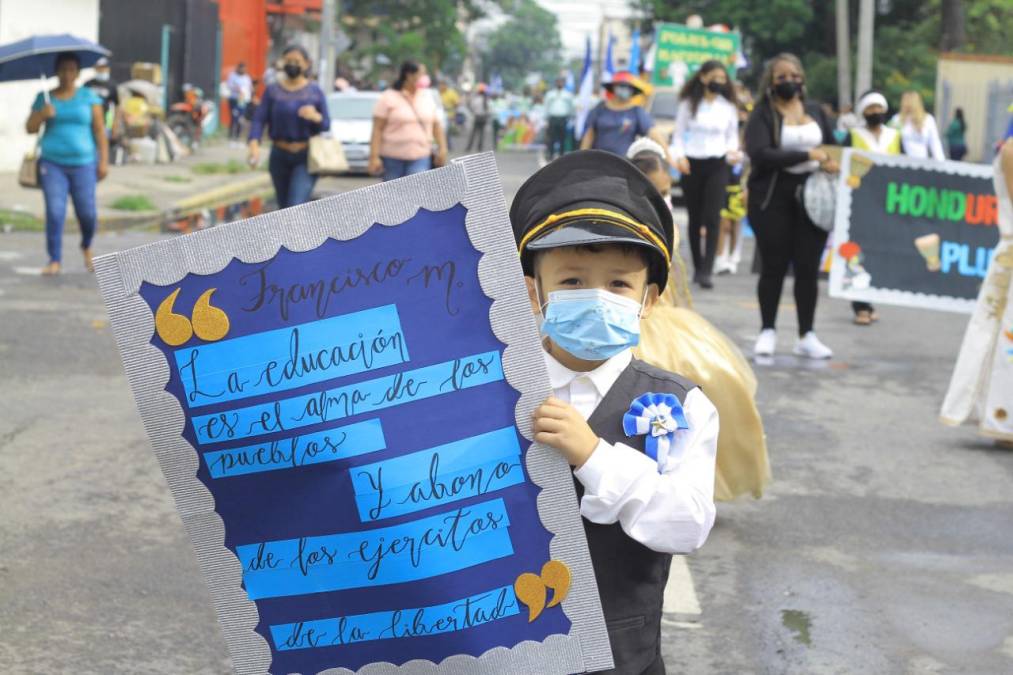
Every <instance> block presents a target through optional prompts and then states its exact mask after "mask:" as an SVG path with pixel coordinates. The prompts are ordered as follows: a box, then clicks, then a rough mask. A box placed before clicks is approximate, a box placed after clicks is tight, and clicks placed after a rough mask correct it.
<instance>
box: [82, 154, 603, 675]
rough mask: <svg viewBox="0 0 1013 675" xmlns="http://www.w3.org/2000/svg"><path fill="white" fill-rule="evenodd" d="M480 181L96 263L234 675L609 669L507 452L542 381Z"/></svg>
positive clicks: (567, 485)
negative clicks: (367, 669) (445, 668)
mask: <svg viewBox="0 0 1013 675" xmlns="http://www.w3.org/2000/svg"><path fill="white" fill-rule="evenodd" d="M489 174H491V178H493V179H495V171H494V168H493V167H492V166H491V160H490V159H488V158H486V157H484V156H480V157H476V158H471V159H469V160H467V161H465V162H463V163H461V164H457V165H454V166H452V167H449V168H447V169H444V170H441V171H437V172H430V174H427V175H424V176H423V177H417V178H412V179H409V180H406V181H398V183H396V184H387V185H381V186H377V187H374V188H369V189H366V190H364V191H359V192H357V193H351V194H349V195H344V196H342V197H338V198H334V199H331V200H326V201H325V202H321V203H317V204H312V205H308V206H305V207H300V208H297V209H292V210H288V211H285V212H280V213H278V214H271V215H269V216H266V217H262V218H258V219H255V220H253V221H249V222H248V223H240V224H235V225H233V226H224V227H221V228H216V230H210V231H208V232H207V233H198V234H197V235H192V236H189V237H184V238H180V239H176V240H171V241H167V242H163V243H162V244H159V245H157V246H156V248H158V249H159V250H157V251H156V250H154V249H152V247H145V248H142V249H137V250H134V251H128V252H124V253H121V254H117V255H116V256H110V257H109V258H105V259H102V260H101V263H102V264H101V265H100V267H99V277H100V285H101V286H102V289H103V294H104V296H105V298H106V302H107V304H108V305H109V308H110V315H111V317H112V319H113V324H114V329H115V330H116V331H117V338H118V341H119V342H120V348H121V351H122V352H123V357H124V363H125V366H126V368H127V372H128V375H129V376H130V378H131V384H132V386H133V388H134V391H135V396H136V397H137V399H138V404H139V407H140V408H141V413H142V417H144V419H145V423H146V425H147V427H148V431H149V434H150V435H151V436H152V441H153V444H154V446H155V450H156V454H158V455H159V459H160V461H161V462H162V466H163V470H165V473H166V477H167V478H168V479H169V484H170V488H171V489H172V490H173V494H174V497H175V498H176V501H177V504H178V505H179V506H180V512H181V515H182V516H183V518H184V522H185V523H187V525H188V530H190V532H191V536H192V537H193V538H194V540H195V541H194V543H195V548H196V550H197V553H198V558H199V560H200V562H201V566H202V569H203V571H204V573H205V575H206V576H207V577H208V581H209V587H210V589H211V591H212V596H213V597H214V599H215V604H216V606H217V609H218V612H219V618H220V621H221V622H222V625H223V629H224V632H225V635H226V639H227V641H228V642H229V644H230V650H231V653H232V656H233V661H234V665H235V666H236V669H237V670H238V671H239V672H272V673H296V672H297V673H318V672H323V671H326V670H328V669H332V668H344V669H347V672H355V671H358V670H359V669H361V668H363V667H364V666H368V665H370V664H377V663H383V664H386V665H385V666H384V668H385V669H386V670H383V671H382V672H388V671H389V672H424V671H426V669H427V668H431V667H432V664H440V663H444V664H445V665H448V664H449V665H452V666H453V668H454V669H455V670H456V669H458V668H462V669H464V670H466V671H468V672H490V673H491V672H532V670H531V668H532V664H536V666H535V672H546V673H569V672H580V671H592V670H599V669H603V668H607V667H609V665H610V664H609V658H610V657H609V654H608V648H607V646H608V642H607V637H606V634H605V632H604V624H603V621H602V619H601V613H600V607H599V606H598V604H597V591H596V588H595V584H594V578H593V572H591V568H590V563H589V560H588V559H587V550H586V543H585V542H584V540H583V532H582V529H581V527H580V520H579V515H578V514H577V506H576V500H575V498H574V496H573V486H572V479H571V477H570V476H569V472H568V470H567V468H566V466H565V464H563V463H562V462H561V460H559V458H558V457H556V456H555V455H554V453H552V452H551V451H549V450H547V449H546V448H542V447H541V446H537V445H532V444H531V442H530V440H529V438H528V437H529V436H530V428H529V423H528V420H529V418H530V410H531V409H532V408H533V406H534V405H537V404H538V403H539V402H540V401H541V399H542V398H544V395H546V394H547V391H548V387H547V384H546V383H547V380H546V378H545V374H544V371H543V370H542V367H543V366H542V364H541V360H540V358H539V355H538V353H537V350H538V340H537V336H536V333H535V328H534V324H533V319H532V318H531V315H530V309H529V308H528V307H527V306H526V296H525V294H524V288H523V281H522V279H521V273H520V267H519V264H518V263H517V260H516V253H515V252H514V253H512V258H511V257H510V254H511V249H512V247H513V242H512V237H511V235H510V230H509V227H508V225H507V222H506V214H505V204H503V201H502V194H501V192H499V186H498V181H495V180H490V175H489ZM483 179H484V180H483ZM482 184H488V185H490V186H495V191H492V190H481V189H476V188H477V186H480V185H482ZM398 185H400V187H401V189H400V190H394V189H393V188H396V187H397V186H398ZM394 199H399V202H397V203H394V204H393V205H392V202H393V200H394ZM202 234H206V235H210V236H204V237H201V235H202ZM201 239H203V241H201ZM311 241H312V244H310V242H311ZM476 243H479V245H478V246H477V245H476ZM223 247H224V250H223ZM173 249H175V250H173ZM230 250H231V251H232V253H231V254H230V253H229V251H230ZM188 257H189V258H190V259H191V260H192V264H187V263H186V259H187V258H188ZM209 257H211V258H214V260H213V261H211V260H209ZM159 267H161V270H159ZM494 304H495V305H496V307H495V308H494V307H493V306H494ZM145 317H146V319H147V320H144V319H145ZM159 411H160V412H159ZM181 472H182V474H181ZM543 493H544V494H543ZM540 495H542V497H541V498H540ZM194 499H197V500H198V501H203V502H204V503H205V504H206V507H209V508H207V509H206V510H204V511H203V512H201V510H200V509H197V510H196V511H194V510H193V507H192V504H191V502H193V500H194ZM540 505H541V510H540ZM188 519H189V521H188ZM216 539H217V542H216V541H215V540H216ZM215 543H217V545H215ZM209 547H210V549H209ZM519 580H521V581H519ZM237 603H238V604H237ZM251 609H253V610H255V612H251V611H250V610H251ZM590 644H597V645H598V646H597V647H594V648H591V649H589V648H588V645H590ZM582 645H583V646H582ZM602 645H604V648H602ZM254 647H255V649H253V648H254ZM504 648H505V649H504ZM251 649H252V650H253V652H255V654H253V653H251ZM254 656H255V657H254ZM374 667H375V666H374ZM371 672H372V671H371Z"/></svg>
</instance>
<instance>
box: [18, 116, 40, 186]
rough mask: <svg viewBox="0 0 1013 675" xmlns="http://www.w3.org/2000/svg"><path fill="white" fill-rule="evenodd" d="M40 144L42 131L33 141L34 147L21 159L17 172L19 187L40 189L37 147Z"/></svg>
mask: <svg viewBox="0 0 1013 675" xmlns="http://www.w3.org/2000/svg"><path fill="white" fill-rule="evenodd" d="M41 144H42V130H41V129H40V130H39V137H38V139H37V140H36V141H35V147H34V148H33V149H32V150H31V151H30V152H26V153H25V156H24V157H23V158H22V159H21V168H20V169H19V170H18V184H19V185H20V186H21V187H25V188H31V189H34V190H38V189H40V188H41V187H42V182H41V181H40V180H39V156H40V153H39V146H40V145H41Z"/></svg>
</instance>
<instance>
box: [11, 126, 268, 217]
mask: <svg viewBox="0 0 1013 675" xmlns="http://www.w3.org/2000/svg"><path fill="white" fill-rule="evenodd" d="M262 156H263V157H264V160H263V161H264V162H265V163H266V156H267V153H266V152H265V153H263V155H262ZM273 195H274V190H273V188H272V187H271V178H270V176H269V175H268V173H267V171H266V170H264V169H263V168H258V169H250V168H249V167H248V166H247V165H246V149H245V148H241V147H231V146H230V145H229V144H228V143H226V142H224V141H218V140H211V141H208V142H206V143H205V144H204V145H202V146H201V147H200V149H198V150H197V151H196V152H195V153H194V154H192V155H190V156H189V157H185V158H183V159H180V160H178V161H176V162H173V163H171V164H125V165H123V166H113V167H110V169H109V175H108V176H107V177H106V179H105V180H104V181H102V182H101V183H99V186H98V217H99V229H101V230H121V229H126V228H129V227H140V226H158V225H162V224H163V223H167V222H171V221H174V220H178V219H180V218H184V217H186V216H189V215H191V214H193V213H197V212H199V211H201V210H204V209H215V208H218V207H222V206H227V205H230V204H234V203H237V202H242V201H246V200H249V199H254V198H261V199H269V198H272V197H273ZM125 197H133V198H139V197H145V198H147V201H148V202H149V203H150V204H151V206H153V208H150V209H148V208H146V209H142V210H129V209H124V208H122V206H123V204H122V203H121V204H118V206H120V207H121V208H114V204H117V202H118V201H119V200H122V199H123V198H125ZM73 218H74V213H73V209H72V208H68V213H67V221H68V224H73V223H74V222H76V221H74V220H73ZM13 220H18V221H21V222H26V221H27V222H30V221H33V220H34V221H40V222H42V221H44V220H45V209H44V206H43V202H42V192H41V191H39V190H30V189H26V188H23V187H21V186H20V185H18V180H17V174H16V173H0V227H2V226H3V225H4V224H5V223H6V222H7V221H13Z"/></svg>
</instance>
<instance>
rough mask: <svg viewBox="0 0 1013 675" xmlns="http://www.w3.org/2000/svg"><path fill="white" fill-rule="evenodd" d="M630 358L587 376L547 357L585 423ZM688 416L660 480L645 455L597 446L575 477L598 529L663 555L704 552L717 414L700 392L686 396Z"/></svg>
mask: <svg viewBox="0 0 1013 675" xmlns="http://www.w3.org/2000/svg"><path fill="white" fill-rule="evenodd" d="M632 359H633V352H632V351H631V350H629V349H627V350H625V351H623V352H621V353H619V354H617V355H616V356H613V357H612V358H611V359H609V360H607V361H605V363H603V364H602V365H600V366H599V367H598V368H596V369H595V370H592V371H590V372H586V373H583V372H576V371H573V370H570V369H569V368H567V367H566V366H564V365H562V364H561V363H559V361H557V360H556V359H554V358H553V357H552V356H550V355H549V354H546V355H545V363H546V366H547V367H548V370H549V382H550V384H551V385H552V391H553V395H554V396H555V397H556V398H558V399H561V400H563V401H566V402H567V403H569V404H570V405H572V406H573V407H574V408H576V409H577V411H578V412H579V413H580V414H581V415H582V416H583V417H584V419H587V418H588V417H590V416H591V413H593V412H594V410H595V408H597V407H598V404H599V403H601V401H602V399H603V398H604V397H605V394H607V393H608V391H609V389H611V388H612V385H614V384H615V382H616V380H617V379H619V376H620V375H621V374H622V373H623V371H624V370H626V367H627V366H628V365H629V364H630V361H631V360H632ZM641 393H644V394H646V393H648V392H641ZM630 403H632V401H630ZM682 409H683V413H684V414H685V416H686V421H687V423H688V424H689V429H685V430H683V429H680V430H678V431H676V432H675V443H674V447H673V448H672V449H671V450H670V452H669V455H668V457H667V459H666V460H665V465H664V466H663V467H662V471H661V473H659V472H658V464H657V462H655V461H654V460H653V459H651V458H650V457H648V456H647V455H646V454H644V453H642V452H640V451H639V450H637V449H635V448H632V447H630V446H628V445H626V444H624V443H616V444H614V445H613V444H610V443H607V442H605V441H604V440H599V441H598V445H597V447H595V449H594V452H593V453H592V454H591V457H589V458H588V460H587V461H586V462H585V463H584V466H582V467H581V468H579V469H577V470H575V471H574V472H573V475H574V476H576V477H577V480H579V481H580V482H581V483H582V484H583V486H584V497H583V499H581V501H580V514H581V515H582V516H584V517H585V518H587V519H588V520H590V521H591V522H592V523H598V524H600V525H610V524H612V523H615V522H618V523H619V524H620V525H621V526H622V528H623V531H624V532H626V534H628V535H629V536H630V537H632V538H633V539H635V540H636V541H638V542H640V543H641V544H643V545H644V546H646V547H648V548H650V549H651V550H654V551H659V552H662V553H689V552H690V551H693V550H695V549H697V548H700V546H702V545H703V543H704V542H705V541H706V540H707V535H708V534H710V531H711V527H713V526H714V516H715V509H714V462H715V460H716V457H717V444H718V411H717V409H716V408H715V407H714V404H713V403H711V402H710V400H709V399H708V398H707V397H706V396H705V395H704V393H703V392H702V391H701V390H700V389H699V388H697V389H693V390H692V391H690V392H689V393H688V394H687V395H686V400H685V401H683V402H682ZM615 423H616V425H621V424H622V420H619V419H617V420H615Z"/></svg>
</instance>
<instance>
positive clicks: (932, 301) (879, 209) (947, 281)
mask: <svg viewBox="0 0 1013 675" xmlns="http://www.w3.org/2000/svg"><path fill="white" fill-rule="evenodd" d="M998 217H999V216H998V207H997V204H996V197H995V191H994V189H993V185H992V169H991V167H989V166H984V165H978V164H967V163H964V162H948V161H947V162H939V161H932V160H921V159H912V158H909V157H903V156H892V155H879V154H875V153H868V152H861V151H857V150H846V151H845V152H844V155H843V159H842V162H841V178H840V184H839V188H838V197H837V212H836V216H835V220H834V235H833V242H834V243H833V263H832V265H831V268H830V295H832V296H834V297H839V298H848V299H850V300H865V301H868V302H881V303H886V304H894V305H906V306H908V307H925V308H928V309H941V310H947V311H953V312H964V313H970V312H971V311H972V310H973V309H974V301H975V298H976V297H977V295H978V290H979V288H980V287H981V282H982V281H983V280H984V278H985V273H986V272H987V271H988V263H989V261H990V259H991V256H992V252H993V251H994V249H995V245H996V243H997V242H998V241H999V230H998V227H997V224H998Z"/></svg>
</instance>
